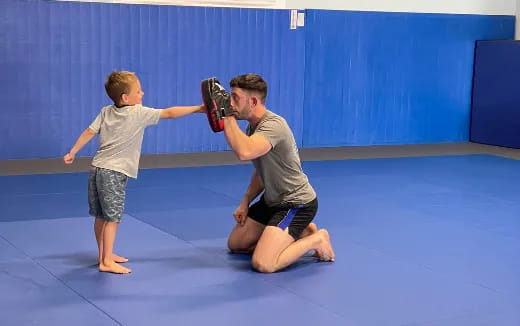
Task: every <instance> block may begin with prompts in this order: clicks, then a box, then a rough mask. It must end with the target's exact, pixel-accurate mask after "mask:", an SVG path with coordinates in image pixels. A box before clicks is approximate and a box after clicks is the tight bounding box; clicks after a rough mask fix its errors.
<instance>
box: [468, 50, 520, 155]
mask: <svg viewBox="0 0 520 326" xmlns="http://www.w3.org/2000/svg"><path fill="white" fill-rule="evenodd" d="M519 85H520V41H480V42H477V46H476V49H475V71H474V86H473V102H472V110H471V138H470V139H471V141H473V142H476V143H483V144H489V145H497V146H505V147H512V148H520V132H519V131H520V91H519Z"/></svg>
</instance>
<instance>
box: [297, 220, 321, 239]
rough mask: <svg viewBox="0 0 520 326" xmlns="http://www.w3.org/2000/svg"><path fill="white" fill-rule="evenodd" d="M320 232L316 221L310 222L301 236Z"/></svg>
mask: <svg viewBox="0 0 520 326" xmlns="http://www.w3.org/2000/svg"><path fill="white" fill-rule="evenodd" d="M316 232H318V227H317V226H316V224H315V223H309V225H307V227H306V228H305V229H304V230H303V232H302V234H301V235H300V239H301V238H305V237H308V236H309V235H312V234H314V233H316Z"/></svg>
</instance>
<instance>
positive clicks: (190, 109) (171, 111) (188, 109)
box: [160, 105, 206, 119]
mask: <svg viewBox="0 0 520 326" xmlns="http://www.w3.org/2000/svg"><path fill="white" fill-rule="evenodd" d="M197 112H198V113H204V112H206V109H205V108H204V105H197V106H172V107H170V108H167V109H163V110H162V111H161V116H160V118H161V119H176V118H180V117H182V116H185V115H188V114H191V113H197Z"/></svg>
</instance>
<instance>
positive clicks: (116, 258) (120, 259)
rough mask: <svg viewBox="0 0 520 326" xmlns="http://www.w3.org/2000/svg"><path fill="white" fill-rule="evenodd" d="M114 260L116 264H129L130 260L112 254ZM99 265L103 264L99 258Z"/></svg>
mask: <svg viewBox="0 0 520 326" xmlns="http://www.w3.org/2000/svg"><path fill="white" fill-rule="evenodd" d="M112 260H113V261H114V262H116V263H126V262H128V258H126V257H123V256H119V255H116V254H112ZM98 264H101V258H99V257H98Z"/></svg>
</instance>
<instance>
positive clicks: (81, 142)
mask: <svg viewBox="0 0 520 326" xmlns="http://www.w3.org/2000/svg"><path fill="white" fill-rule="evenodd" d="M95 135H96V133H95V132H94V131H93V130H92V129H90V128H87V129H85V131H83V132H82V133H81V135H80V136H79V137H78V140H76V143H75V144H74V146H72V148H71V149H70V151H69V152H68V153H67V154H66V155H65V156H64V157H63V161H64V162H65V164H72V162H74V158H75V157H76V153H77V152H79V150H80V149H81V148H82V147H83V146H85V144H86V143H88V142H89V141H90V140H91V139H92V137H94V136H95Z"/></svg>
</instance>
